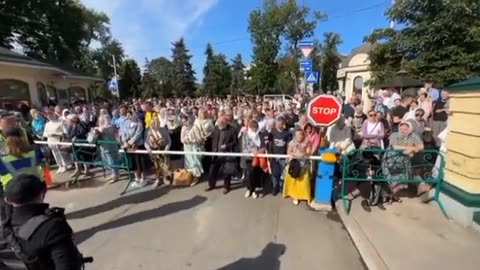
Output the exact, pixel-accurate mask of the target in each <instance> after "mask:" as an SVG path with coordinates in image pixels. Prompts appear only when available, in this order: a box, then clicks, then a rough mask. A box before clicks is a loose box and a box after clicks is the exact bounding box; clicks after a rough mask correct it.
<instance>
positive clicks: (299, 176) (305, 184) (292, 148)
mask: <svg viewBox="0 0 480 270" xmlns="http://www.w3.org/2000/svg"><path fill="white" fill-rule="evenodd" d="M311 152H312V150H311V145H310V143H309V142H308V140H307V137H306V134H305V131H303V129H296V130H295V136H294V137H293V140H292V141H291V142H290V143H289V144H288V151H287V154H288V155H290V156H293V157H294V158H293V160H290V162H289V165H288V166H287V168H286V169H285V170H286V173H285V184H284V188H283V196H284V197H285V198H287V197H290V198H292V202H293V204H294V205H298V204H299V201H301V200H304V201H306V202H307V204H310V202H311V200H312V186H311V183H310V178H311V172H310V166H306V165H307V164H306V163H307V162H308V161H307V160H305V159H303V158H304V157H305V156H308V155H309V154H310V153H311ZM293 166H297V167H298V168H293ZM295 171H296V173H294V172H295Z"/></svg>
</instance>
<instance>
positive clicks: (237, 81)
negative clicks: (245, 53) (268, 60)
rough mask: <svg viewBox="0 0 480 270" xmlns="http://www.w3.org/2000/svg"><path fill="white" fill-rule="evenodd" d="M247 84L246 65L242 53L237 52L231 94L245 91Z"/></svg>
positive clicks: (234, 60)
mask: <svg viewBox="0 0 480 270" xmlns="http://www.w3.org/2000/svg"><path fill="white" fill-rule="evenodd" d="M244 85H245V65H244V64H243V61H242V55H241V54H237V55H236V56H235V58H234V59H232V83H231V84H230V94H231V95H238V94H239V93H241V92H243V88H244Z"/></svg>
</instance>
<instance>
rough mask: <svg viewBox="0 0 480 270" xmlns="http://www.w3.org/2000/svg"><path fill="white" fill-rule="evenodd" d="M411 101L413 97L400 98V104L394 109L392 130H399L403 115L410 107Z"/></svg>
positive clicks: (392, 112)
mask: <svg viewBox="0 0 480 270" xmlns="http://www.w3.org/2000/svg"><path fill="white" fill-rule="evenodd" d="M411 101H412V98H410V97H404V98H402V99H401V100H400V104H399V105H398V106H395V107H394V108H393V109H392V111H391V116H392V132H397V131H398V125H399V124H400V123H401V122H402V120H403V117H404V116H405V114H406V113H407V112H408V107H409V104H410V102H411Z"/></svg>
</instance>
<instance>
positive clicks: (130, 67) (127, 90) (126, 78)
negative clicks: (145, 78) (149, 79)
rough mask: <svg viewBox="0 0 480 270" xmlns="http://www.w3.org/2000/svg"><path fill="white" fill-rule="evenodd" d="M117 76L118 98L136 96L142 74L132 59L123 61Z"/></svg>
mask: <svg viewBox="0 0 480 270" xmlns="http://www.w3.org/2000/svg"><path fill="white" fill-rule="evenodd" d="M119 75H120V80H119V85H118V87H119V93H120V98H127V97H135V96H138V95H139V92H140V91H139V86H140V83H141V80H142V74H141V72H140V68H139V67H138V64H137V62H136V61H135V60H133V59H126V60H124V61H123V63H122V67H121V72H120V74H119Z"/></svg>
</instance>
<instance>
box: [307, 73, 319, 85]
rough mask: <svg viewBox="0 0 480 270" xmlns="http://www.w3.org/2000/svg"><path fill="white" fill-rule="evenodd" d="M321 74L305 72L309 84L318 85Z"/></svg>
mask: <svg viewBox="0 0 480 270" xmlns="http://www.w3.org/2000/svg"><path fill="white" fill-rule="evenodd" d="M319 76H320V73H319V72H317V71H307V72H305V78H306V81H307V83H317V82H318V77H319Z"/></svg>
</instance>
